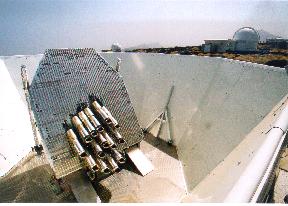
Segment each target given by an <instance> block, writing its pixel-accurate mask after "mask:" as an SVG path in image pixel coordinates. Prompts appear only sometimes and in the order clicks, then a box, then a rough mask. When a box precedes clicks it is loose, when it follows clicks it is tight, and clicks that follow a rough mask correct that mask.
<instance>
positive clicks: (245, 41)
mask: <svg viewBox="0 0 288 206" xmlns="http://www.w3.org/2000/svg"><path fill="white" fill-rule="evenodd" d="M233 40H234V41H235V42H236V44H235V51H245V52H247V51H256V50H257V45H258V42H259V40H260V37H259V34H258V32H257V31H256V30H255V29H254V28H252V27H242V28H240V29H238V30H237V31H236V32H235V33H234V36H233Z"/></svg>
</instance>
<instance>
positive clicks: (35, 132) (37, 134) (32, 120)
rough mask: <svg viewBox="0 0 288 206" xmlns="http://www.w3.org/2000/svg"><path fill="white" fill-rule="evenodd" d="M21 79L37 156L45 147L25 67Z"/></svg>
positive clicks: (22, 69) (22, 67) (22, 68)
mask: <svg viewBox="0 0 288 206" xmlns="http://www.w3.org/2000/svg"><path fill="white" fill-rule="evenodd" d="M21 78H22V83H23V90H24V94H25V98H26V102H27V107H28V112H29V117H30V123H31V126H32V131H33V136H34V142H35V146H34V147H33V149H34V150H35V151H36V152H37V154H41V153H42V150H43V146H42V145H41V144H40V142H39V140H40V132H39V129H38V127H37V123H36V120H35V117H34V113H33V111H32V109H31V103H30V94H29V81H28V75H27V69H26V67H25V65H22V66H21Z"/></svg>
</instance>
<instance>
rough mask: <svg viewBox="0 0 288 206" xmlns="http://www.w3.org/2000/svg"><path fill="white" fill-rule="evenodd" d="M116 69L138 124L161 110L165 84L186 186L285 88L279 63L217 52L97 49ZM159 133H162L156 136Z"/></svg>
mask: <svg viewBox="0 0 288 206" xmlns="http://www.w3.org/2000/svg"><path fill="white" fill-rule="evenodd" d="M101 55H102V56H103V57H104V58H105V59H106V60H107V61H108V62H109V63H111V65H115V64H116V57H119V58H121V59H122V63H121V69H120V73H121V74H122V76H123V78H124V81H125V83H126V86H127V88H128V91H129V95H130V98H131V99H132V102H133V105H134V107H135V110H136V114H137V116H138V118H139V121H140V124H141V125H142V126H146V125H147V124H148V123H149V122H150V121H152V120H153V119H154V118H155V117H156V115H157V114H158V113H159V112H160V111H161V110H162V108H163V106H164V104H165V102H166V98H167V96H168V93H169V89H170V86H171V85H172V84H174V85H175V89H174V94H173V96H172V99H171V102H170V110H171V118H172V119H171V122H172V128H173V133H172V134H173V137H174V139H175V140H176V145H177V146H178V154H179V157H180V159H181V161H182V162H183V167H184V170H185V177H186V181H187V183H188V189H189V190H190V191H191V190H192V189H193V187H194V186H195V185H196V184H198V183H199V182H200V181H201V180H202V179H203V178H204V177H205V176H206V175H207V174H209V172H210V171H211V170H212V169H213V168H215V167H216V166H217V165H218V163H220V162H221V161H222V160H223V159H224V158H225V157H226V156H227V155H228V154H229V153H230V152H231V151H232V150H233V149H234V148H235V147H236V146H237V145H238V144H239V143H240V142H241V141H242V140H243V139H244V137H245V136H246V135H247V134H248V133H249V132H250V131H251V130H252V129H253V128H254V127H255V126H256V125H257V124H258V123H259V122H260V121H261V120H262V119H263V118H264V117H265V115H266V114H268V113H269V112H270V111H271V109H272V108H273V106H274V105H276V104H277V103H278V102H279V101H280V100H281V99H282V98H283V97H284V96H285V95H286V94H287V91H288V90H287V89H288V76H287V74H286V72H285V70H284V69H281V68H274V67H268V66H264V65H257V64H252V63H245V62H240V61H233V60H228V59H223V58H210V57H198V56H179V55H163V54H140V53H134V54H133V53H130V54H129V53H102V54H101ZM162 137H163V138H164V139H165V134H164V135H163V136H162Z"/></svg>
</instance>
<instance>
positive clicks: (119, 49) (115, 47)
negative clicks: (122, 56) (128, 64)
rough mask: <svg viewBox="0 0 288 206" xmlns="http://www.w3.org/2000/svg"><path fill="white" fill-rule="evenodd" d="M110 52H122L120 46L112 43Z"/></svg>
mask: <svg viewBox="0 0 288 206" xmlns="http://www.w3.org/2000/svg"><path fill="white" fill-rule="evenodd" d="M111 50H112V51H113V52H121V51H122V47H121V45H120V44H118V43H114V44H112V46H111Z"/></svg>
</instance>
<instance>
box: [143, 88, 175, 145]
mask: <svg viewBox="0 0 288 206" xmlns="http://www.w3.org/2000/svg"><path fill="white" fill-rule="evenodd" d="M173 90H174V85H172V87H171V89H170V92H169V95H168V99H167V102H166V104H165V106H164V110H163V111H162V112H161V113H160V114H159V115H157V118H156V119H155V120H154V121H152V122H151V123H149V124H148V126H147V127H146V128H145V129H144V132H149V131H150V130H151V129H152V127H153V126H154V125H155V124H156V122H158V121H160V126H159V129H158V132H157V135H156V137H157V138H159V136H160V133H161V131H162V127H163V123H167V124H168V144H170V145H172V144H173V138H172V135H171V127H170V118H169V115H168V113H169V107H168V106H169V103H170V99H171V96H172V93H173Z"/></svg>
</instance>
